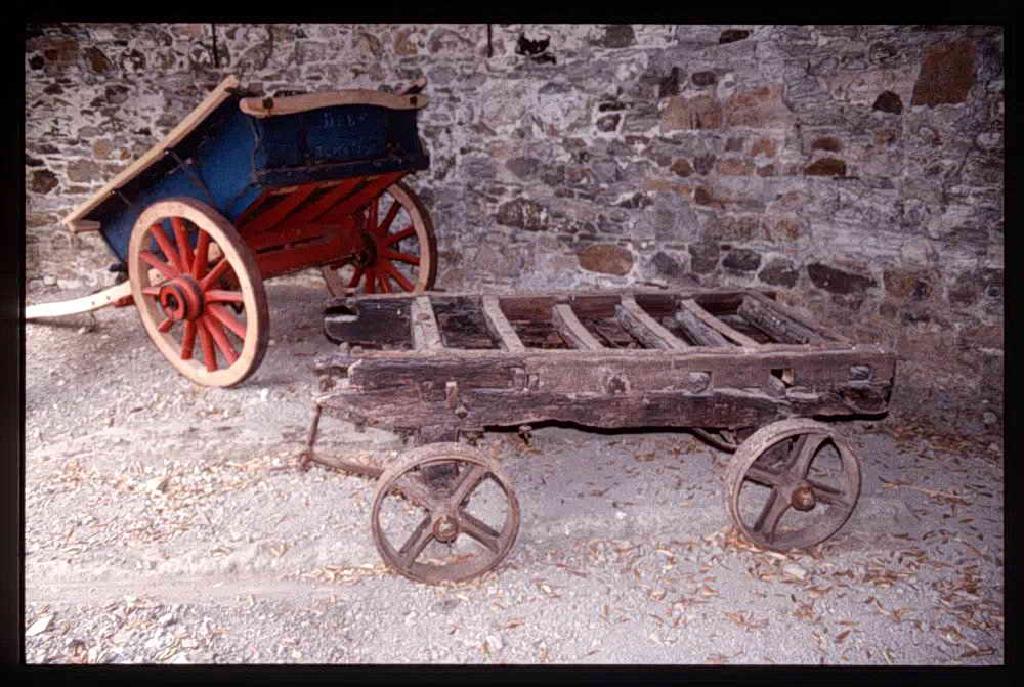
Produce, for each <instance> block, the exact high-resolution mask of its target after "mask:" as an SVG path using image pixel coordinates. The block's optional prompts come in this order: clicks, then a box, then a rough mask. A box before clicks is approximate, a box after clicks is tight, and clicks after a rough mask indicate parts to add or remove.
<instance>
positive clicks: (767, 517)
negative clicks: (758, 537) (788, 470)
mask: <svg viewBox="0 0 1024 687" xmlns="http://www.w3.org/2000/svg"><path fill="white" fill-rule="evenodd" d="M788 509H789V502H788V501H786V499H784V498H782V496H781V495H780V494H779V492H778V491H777V490H775V489H772V493H771V496H769V497H768V502H767V503H765V504H764V509H763V510H762V511H761V514H760V515H758V516H757V520H756V521H755V522H754V525H753V528H754V529H755V530H757V531H758V532H761V533H763V534H764V535H765V536H766V538H767V539H768V541H769V542H771V541H773V540H774V539H775V530H776V528H777V527H778V526H779V520H781V519H782V516H783V515H784V514H785V512H786V511H787V510H788Z"/></svg>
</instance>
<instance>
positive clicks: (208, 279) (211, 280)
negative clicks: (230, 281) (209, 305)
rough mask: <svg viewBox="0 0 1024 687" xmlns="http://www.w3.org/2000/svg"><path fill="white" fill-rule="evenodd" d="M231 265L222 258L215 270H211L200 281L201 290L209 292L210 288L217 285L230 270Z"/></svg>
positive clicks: (214, 267)
mask: <svg viewBox="0 0 1024 687" xmlns="http://www.w3.org/2000/svg"><path fill="white" fill-rule="evenodd" d="M230 267H231V263H229V262H228V260H227V258H225V257H224V256H221V258H220V260H219V261H218V262H217V264H216V265H214V266H213V269H212V270H210V271H209V272H208V273H207V274H206V275H205V276H204V277H203V278H202V279H201V280H200V281H199V288H201V289H202V290H203V291H209V289H210V287H211V286H212V285H214V284H216V283H217V280H218V279H220V278H221V277H223V276H225V274H226V273H227V271H228V269H230Z"/></svg>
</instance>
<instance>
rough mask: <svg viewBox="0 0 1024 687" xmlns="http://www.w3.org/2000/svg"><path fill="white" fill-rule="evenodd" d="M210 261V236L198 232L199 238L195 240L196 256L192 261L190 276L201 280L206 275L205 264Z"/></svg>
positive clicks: (203, 232)
mask: <svg viewBox="0 0 1024 687" xmlns="http://www.w3.org/2000/svg"><path fill="white" fill-rule="evenodd" d="M209 261H210V235H209V234H208V233H206V232H205V231H203V230H201V229H200V230H199V238H198V239H197V240H196V254H195V259H194V260H193V261H192V276H193V277H195V278H196V279H201V278H202V277H203V275H204V274H206V267H207V263H208V262H209Z"/></svg>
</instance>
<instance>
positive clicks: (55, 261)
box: [25, 24, 1004, 428]
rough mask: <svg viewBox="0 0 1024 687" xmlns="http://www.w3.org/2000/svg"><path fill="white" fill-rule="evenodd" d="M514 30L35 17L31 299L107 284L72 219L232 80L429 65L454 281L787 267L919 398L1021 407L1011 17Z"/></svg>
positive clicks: (440, 199) (769, 281) (797, 286)
mask: <svg viewBox="0 0 1024 687" xmlns="http://www.w3.org/2000/svg"><path fill="white" fill-rule="evenodd" d="M491 33H492V35H491V39H490V41H489V39H488V30H487V27H486V26H484V25H464V26H443V25H430V26H400V25H399V26H347V25H273V26H267V25H261V26H252V25H216V26H213V25H208V24H191V25H137V26H136V25H96V24H93V25H60V26H43V27H36V28H35V29H33V30H31V31H30V33H29V37H28V43H27V52H26V57H25V70H26V91H27V92H26V127H27V128H26V145H27V155H28V157H27V168H26V175H27V176H26V179H27V186H28V188H27V194H28V195H27V200H28V256H27V258H28V263H27V273H28V274H27V276H28V278H29V280H30V282H29V289H30V293H36V294H42V295H43V296H48V297H55V296H57V295H59V293H58V291H59V289H60V288H65V289H73V288H76V287H80V288H87V287H93V288H95V287H97V286H99V285H100V284H102V283H109V281H110V279H111V275H110V274H109V273H108V274H104V273H103V272H102V270H103V268H105V267H106V266H107V265H108V264H109V263H110V262H111V258H110V256H109V254H108V253H107V252H106V249H105V248H104V247H103V246H102V244H101V243H100V242H99V240H98V239H97V238H96V237H95V236H82V237H74V238H72V237H70V236H69V235H68V234H67V233H66V232H64V231H63V230H62V229H60V228H58V226H57V221H58V220H59V218H60V217H61V216H63V215H64V214H65V213H67V212H68V211H69V210H70V209H72V208H73V207H74V206H75V205H77V204H78V203H79V202H81V201H82V200H83V199H85V198H87V197H88V195H89V194H90V192H91V191H92V190H93V189H95V188H96V187H97V186H99V185H101V184H102V183H103V182H105V181H106V180H108V179H109V178H110V177H112V176H113V175H114V174H116V173H117V172H118V171H119V170H120V169H121V168H122V166H123V165H125V164H126V163H127V162H128V161H129V160H131V159H132V158H134V157H135V156H138V155H139V154H141V153H142V152H144V151H145V150H146V149H147V148H148V147H149V146H150V145H151V144H152V143H153V142H154V141H155V140H156V139H157V138H158V137H160V136H162V135H164V134H165V133H166V132H167V131H168V130H169V129H170V128H171V127H172V126H174V125H175V124H176V123H177V122H178V121H179V120H180V119H181V118H182V117H183V116H184V115H185V114H186V113H187V112H188V111H189V110H190V109H191V108H192V107H194V106H195V104H196V103H197V102H198V101H199V100H200V99H201V97H202V96H203V94H204V93H205V92H206V91H207V90H208V89H210V88H211V87H212V86H214V85H215V84H216V83H217V82H218V81H219V80H220V79H221V78H222V77H223V76H224V75H226V74H228V73H234V74H237V75H238V76H239V77H240V78H241V80H242V82H243V84H244V85H247V86H249V87H252V88H254V89H257V90H261V91H263V92H265V93H269V94H274V93H277V92H284V91H303V90H330V89H336V88H343V87H373V88H376V87H378V86H393V85H397V84H399V83H407V82H409V81H410V80H412V79H414V78H416V77H418V76H420V75H426V76H427V77H428V79H429V85H428V88H427V93H428V94H429V96H430V98H431V103H430V106H429V107H428V108H427V109H426V110H425V111H423V112H422V113H421V118H420V124H421V126H420V130H421V134H422V136H423V138H424V139H425V141H426V143H427V145H428V147H429V149H430V153H431V168H430V170H429V171H427V172H423V173H420V174H419V175H417V176H416V177H414V178H413V179H412V183H413V184H414V186H415V187H416V188H417V189H418V190H419V191H420V192H421V194H422V196H423V198H424V200H425V202H426V204H427V205H428V207H429V208H430V210H431V215H432V217H433V218H434V222H435V224H436V226H437V230H438V236H439V248H440V253H441V271H440V274H439V281H438V285H439V286H441V287H444V288H448V289H453V288H459V287H468V288H478V287H479V288H493V289H503V290H504V289H513V288H521V289H530V288H549V287H575V286H581V285H590V286H603V285H606V286H624V285H627V284H652V283H653V284H667V285H686V284H699V285H701V286H709V287H713V286H760V287H763V286H769V287H774V288H776V289H778V290H779V292H780V294H781V298H782V299H783V300H784V301H786V302H789V303H793V304H797V305H799V306H801V307H804V308H806V309H807V310H808V311H810V312H811V313H813V316H814V317H816V318H817V319H819V320H820V321H822V322H824V323H826V324H828V325H830V326H832V327H834V328H836V329H837V330H839V331H842V332H844V333H846V334H848V335H850V336H853V337H863V338H865V339H869V340H871V339H875V340H882V341H884V342H886V343H889V344H892V345H894V346H895V347H896V348H897V349H898V351H899V352H900V354H901V356H902V359H901V363H900V366H899V368H898V375H899V377H898V383H897V393H896V396H895V398H894V408H895V410H896V411H897V412H898V413H901V414H904V415H907V416H915V417H923V418H925V419H930V420H936V421H938V422H941V423H945V424H949V425H953V424H954V423H955V425H956V426H957V427H960V428H972V427H980V426H981V425H982V423H984V424H989V425H995V426H998V425H999V423H1000V422H1001V420H1002V406H1003V302H1004V296H1003V279H1004V260H1003V226H1004V218H1003V192H1004V186H1003V169H1004V138H1003V122H1004V93H1003V34H1002V30H1001V29H999V28H991V27H918V26H906V27H886V26H867V27H864V26H855V27H834V26H829V27H795V26H787V27H775V26H747V27H736V26H681V27H674V26H516V25H495V26H493V27H492V32H491ZM43 284H46V285H48V286H47V288H45V289H44V288H43ZM47 292H51V293H47ZM40 297H42V296H40Z"/></svg>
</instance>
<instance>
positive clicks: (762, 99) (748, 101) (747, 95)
mask: <svg viewBox="0 0 1024 687" xmlns="http://www.w3.org/2000/svg"><path fill="white" fill-rule="evenodd" d="M724 117H725V125H726V126H749V127H758V128H766V129H772V128H780V127H785V126H788V125H789V123H790V122H791V121H792V120H793V113H792V111H790V109H789V108H788V107H786V105H785V103H783V102H782V86H781V85H780V84H772V85H769V86H759V87H757V88H753V89H750V90H745V91H737V92H736V93H734V94H733V95H732V96H731V97H730V98H729V99H728V100H727V101H726V103H725V108H724Z"/></svg>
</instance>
